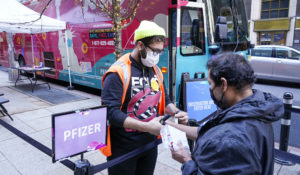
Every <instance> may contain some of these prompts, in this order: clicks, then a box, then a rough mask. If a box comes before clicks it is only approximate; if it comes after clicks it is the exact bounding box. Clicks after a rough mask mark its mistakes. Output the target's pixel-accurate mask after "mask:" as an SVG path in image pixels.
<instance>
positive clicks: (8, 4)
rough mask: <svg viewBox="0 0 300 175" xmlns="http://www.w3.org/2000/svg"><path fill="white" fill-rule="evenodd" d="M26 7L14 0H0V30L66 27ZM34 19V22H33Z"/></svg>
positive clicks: (38, 31) (34, 30)
mask: <svg viewBox="0 0 300 175" xmlns="http://www.w3.org/2000/svg"><path fill="white" fill-rule="evenodd" d="M39 17H40V14H39V13H37V12H35V11H33V10H31V9H30V8H27V7H26V6H24V5H22V4H21V3H19V2H17V1H16V0H0V31H5V32H9V33H42V32H50V31H57V30H64V29H66V22H64V21H59V20H56V19H53V18H50V17H47V16H43V15H42V17H41V19H39ZM33 21H35V22H33Z"/></svg>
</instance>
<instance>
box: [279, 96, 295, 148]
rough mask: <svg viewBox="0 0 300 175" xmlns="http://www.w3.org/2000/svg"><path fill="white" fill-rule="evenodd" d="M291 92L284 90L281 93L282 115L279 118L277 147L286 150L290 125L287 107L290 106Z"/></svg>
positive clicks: (291, 102) (289, 107) (291, 100)
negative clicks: (279, 127) (278, 142)
mask: <svg viewBox="0 0 300 175" xmlns="http://www.w3.org/2000/svg"><path fill="white" fill-rule="evenodd" d="M293 98H294V97H293V94H292V93H291V92H285V93H284V94H283V103H284V116H283V118H282V119H281V129H280V144H279V149H280V150H282V151H287V149H288V144H289V135H290V126H291V112H290V111H289V110H288V109H291V108H292V104H293Z"/></svg>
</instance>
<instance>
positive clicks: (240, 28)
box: [211, 0, 248, 42]
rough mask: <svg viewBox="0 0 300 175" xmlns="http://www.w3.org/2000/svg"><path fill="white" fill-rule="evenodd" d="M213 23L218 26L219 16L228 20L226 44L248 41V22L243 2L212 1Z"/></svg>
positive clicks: (235, 0) (234, 0) (233, 0)
mask: <svg viewBox="0 0 300 175" xmlns="http://www.w3.org/2000/svg"><path fill="white" fill-rule="evenodd" d="M211 6H212V13H213V19H214V20H213V22H214V24H216V20H217V18H218V16H225V17H226V19H227V27H228V32H227V39H226V40H225V41H224V42H236V41H237V38H238V39H239V41H247V38H248V20H247V16H246V11H245V6H244V2H243V0H212V1H211Z"/></svg>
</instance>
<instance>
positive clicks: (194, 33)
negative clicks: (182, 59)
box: [180, 7, 205, 55]
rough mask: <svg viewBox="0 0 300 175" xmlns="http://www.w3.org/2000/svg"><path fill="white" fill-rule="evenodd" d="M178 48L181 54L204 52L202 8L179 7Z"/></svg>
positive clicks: (199, 53) (201, 53) (200, 53)
mask: <svg viewBox="0 0 300 175" xmlns="http://www.w3.org/2000/svg"><path fill="white" fill-rule="evenodd" d="M180 48H181V49H180V51H181V54H182V55H203V54H205V32H204V21H203V9H198V8H193V7H182V8H181V25H180Z"/></svg>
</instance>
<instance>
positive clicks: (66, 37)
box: [65, 29, 74, 90]
mask: <svg viewBox="0 0 300 175" xmlns="http://www.w3.org/2000/svg"><path fill="white" fill-rule="evenodd" d="M65 43H66V50H67V60H68V72H69V83H70V86H68V90H73V89H74V87H73V86H72V79H71V67H70V56H69V48H68V36H67V29H66V30H65Z"/></svg>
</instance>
